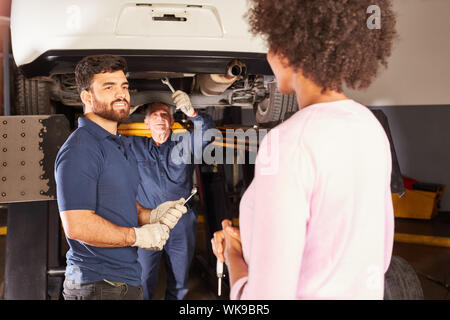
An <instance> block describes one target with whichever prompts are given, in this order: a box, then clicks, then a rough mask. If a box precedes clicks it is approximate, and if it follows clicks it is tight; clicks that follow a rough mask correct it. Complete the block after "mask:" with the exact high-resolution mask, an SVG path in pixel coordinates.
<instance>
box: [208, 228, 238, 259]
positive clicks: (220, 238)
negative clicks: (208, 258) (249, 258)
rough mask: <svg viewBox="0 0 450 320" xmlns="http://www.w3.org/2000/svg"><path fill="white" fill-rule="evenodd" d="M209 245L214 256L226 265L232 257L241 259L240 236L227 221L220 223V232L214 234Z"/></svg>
mask: <svg viewBox="0 0 450 320" xmlns="http://www.w3.org/2000/svg"><path fill="white" fill-rule="evenodd" d="M211 244H212V249H213V252H214V255H215V256H216V257H217V258H218V259H219V260H220V261H221V262H225V263H226V264H227V265H229V262H230V259H232V257H234V256H240V257H242V243H241V234H240V232H239V229H238V228H234V227H233V226H232V224H231V221H230V220H228V219H225V220H223V221H222V230H219V231H217V232H215V233H214V237H213V238H212V239H211Z"/></svg>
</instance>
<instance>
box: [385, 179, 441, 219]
mask: <svg viewBox="0 0 450 320" xmlns="http://www.w3.org/2000/svg"><path fill="white" fill-rule="evenodd" d="M404 184H405V193H404V194H403V195H402V196H401V197H400V195H399V194H398V193H393V194H392V204H393V206H394V215H395V217H396V218H409V219H424V220H429V219H431V218H433V217H435V216H436V215H437V214H438V211H439V204H440V201H441V199H442V195H443V193H444V190H445V185H442V184H433V183H422V182H418V181H415V180H412V179H410V178H405V183H404Z"/></svg>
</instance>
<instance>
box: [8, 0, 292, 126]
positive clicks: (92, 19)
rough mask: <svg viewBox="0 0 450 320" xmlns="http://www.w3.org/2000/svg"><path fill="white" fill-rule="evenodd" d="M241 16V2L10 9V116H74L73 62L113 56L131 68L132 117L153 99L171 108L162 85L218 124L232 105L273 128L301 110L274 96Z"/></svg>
mask: <svg viewBox="0 0 450 320" xmlns="http://www.w3.org/2000/svg"><path fill="white" fill-rule="evenodd" d="M247 10H248V7H247V2H246V1H242V0H228V1H222V0H207V1H198V0H183V1H176V0H170V1H169V0H168V1H162V2H161V1H155V0H139V1H128V0H96V1H91V0H79V1H76V2H74V1H71V0H41V1H27V0H13V2H12V8H11V42H12V51H13V56H14V60H15V63H16V67H15V70H16V72H15V80H14V83H15V97H16V98H15V101H14V103H13V112H14V113H15V114H20V115H22V114H53V113H55V112H57V108H56V106H63V107H64V110H63V111H62V113H67V108H69V109H70V108H72V109H78V110H80V109H81V107H82V104H81V100H80V98H79V94H78V92H77V87H76V83H75V77H74V68H75V65H76V63H77V61H79V60H81V58H82V57H84V56H86V55H91V54H103V53H110V54H118V55H121V56H123V57H124V58H125V59H126V60H127V62H128V67H129V72H128V75H127V76H128V79H129V81H130V94H131V105H132V107H133V108H132V111H134V110H136V109H137V107H139V106H141V105H144V104H146V103H149V102H152V101H156V100H158V101H162V102H165V103H167V104H168V105H171V104H172V99H171V92H170V91H169V90H168V88H167V87H166V86H165V85H164V84H163V83H162V82H161V78H164V77H167V78H169V80H170V82H171V83H172V85H173V87H174V88H175V89H179V90H184V91H186V92H187V93H188V94H189V95H190V97H191V100H192V102H193V104H194V105H195V106H196V108H202V109H205V112H208V113H209V114H211V115H212V116H213V119H214V120H216V121H220V120H221V119H223V113H224V110H226V108H227V107H230V106H235V107H240V108H243V109H253V110H254V114H255V119H256V122H258V123H260V124H266V125H271V124H276V123H278V122H280V121H282V120H284V119H286V118H288V117H289V116H290V115H291V114H293V113H294V112H295V111H297V110H298V106H297V102H296V99H295V96H294V95H284V94H281V93H280V92H279V91H277V88H276V82H275V78H274V76H273V73H272V70H271V69H270V66H269V64H268V63H267V61H266V52H267V48H266V46H265V44H264V41H263V39H261V38H258V37H254V36H253V35H251V34H250V32H249V25H248V23H247V21H246V19H245V14H246V12H247ZM36 12H39V14H36ZM58 112H61V111H60V110H59V111H58Z"/></svg>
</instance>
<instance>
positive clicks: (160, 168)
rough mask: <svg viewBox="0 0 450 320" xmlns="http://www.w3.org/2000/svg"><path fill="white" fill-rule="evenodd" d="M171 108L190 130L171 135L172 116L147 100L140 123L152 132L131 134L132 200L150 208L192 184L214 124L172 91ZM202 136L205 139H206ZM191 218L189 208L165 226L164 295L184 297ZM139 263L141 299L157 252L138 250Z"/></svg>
mask: <svg viewBox="0 0 450 320" xmlns="http://www.w3.org/2000/svg"><path fill="white" fill-rule="evenodd" d="M172 98H173V100H174V104H175V105H176V106H177V109H180V110H181V111H183V112H184V113H185V114H186V115H187V116H188V117H189V118H190V120H191V121H192V122H193V124H194V131H193V132H192V133H190V132H186V133H181V134H174V133H173V132H172V130H171V128H172V125H173V117H172V113H171V110H170V109H169V107H168V106H167V105H165V104H162V103H152V104H150V105H149V106H148V108H147V110H146V117H145V124H146V126H147V127H148V129H149V130H150V132H151V134H152V137H151V138H145V137H133V144H132V150H133V151H134V153H135V155H136V158H137V160H138V168H139V174H140V177H141V184H140V185H139V188H138V197H137V201H138V204H140V205H142V206H143V207H147V208H153V207H154V206H155V205H156V204H158V203H161V202H164V201H171V200H176V199H178V198H180V197H185V198H186V197H188V196H189V194H190V193H191V189H192V184H193V183H192V178H193V173H194V163H195V161H197V162H196V163H199V161H200V160H201V156H202V152H203V149H204V148H205V147H206V146H207V145H208V144H209V143H211V142H212V139H211V136H212V135H211V134H209V133H207V130H208V129H212V128H215V124H214V122H213V120H212V119H211V117H210V116H208V115H202V114H197V112H196V111H195V110H194V108H193V107H192V104H191V102H190V99H189V96H188V95H187V94H186V93H185V92H183V91H176V92H175V93H174V94H173V96H172ZM208 136H209V137H210V138H208ZM196 227H197V219H196V215H195V212H194V210H193V209H189V210H188V212H187V213H186V214H184V215H183V217H182V218H181V219H180V220H179V221H178V223H177V225H176V226H175V227H174V228H173V230H171V232H170V238H169V240H167V242H166V244H165V246H164V249H163V251H164V252H165V254H166V259H165V262H166V271H167V287H166V295H165V297H166V299H168V300H176V299H178V300H181V299H183V298H184V297H185V295H186V293H187V291H188V289H187V280H188V275H189V267H190V263H191V261H192V258H193V255H194V248H195V234H196ZM138 253H139V262H140V263H141V265H142V286H143V289H144V299H145V300H147V299H151V298H152V297H153V293H154V289H155V286H156V283H157V280H158V266H159V263H160V259H161V255H162V251H146V250H141V249H139V250H138Z"/></svg>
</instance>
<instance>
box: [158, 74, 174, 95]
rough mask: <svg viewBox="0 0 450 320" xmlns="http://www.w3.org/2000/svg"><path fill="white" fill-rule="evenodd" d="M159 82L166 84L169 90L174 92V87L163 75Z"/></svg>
mask: <svg viewBox="0 0 450 320" xmlns="http://www.w3.org/2000/svg"><path fill="white" fill-rule="evenodd" d="M161 82H162V83H164V84H165V85H166V86H168V87H169V89H170V91H172V93H173V92H175V89H174V88H173V87H172V85H171V84H170V81H169V78H167V77H165V78H162V79H161Z"/></svg>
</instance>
